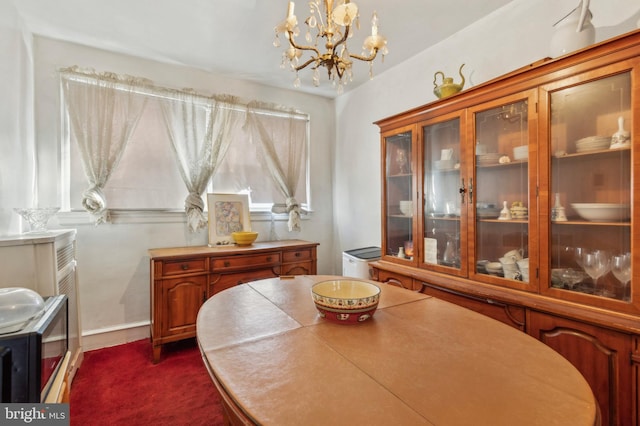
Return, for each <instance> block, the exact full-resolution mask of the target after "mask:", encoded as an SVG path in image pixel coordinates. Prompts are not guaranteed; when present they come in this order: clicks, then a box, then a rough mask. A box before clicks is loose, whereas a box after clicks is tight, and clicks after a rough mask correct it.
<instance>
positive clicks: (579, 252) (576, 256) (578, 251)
mask: <svg viewBox="0 0 640 426" xmlns="http://www.w3.org/2000/svg"><path fill="white" fill-rule="evenodd" d="M585 254H587V249H585V248H584V247H574V248H573V260H575V262H576V263H577V264H578V266H579V267H581V268H582V269H584V263H583V258H584V255H585Z"/></svg>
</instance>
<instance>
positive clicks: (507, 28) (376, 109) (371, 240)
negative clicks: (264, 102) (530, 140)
mask: <svg viewBox="0 0 640 426" xmlns="http://www.w3.org/2000/svg"><path fill="white" fill-rule="evenodd" d="M577 3H578V2H577V1H576V0H536V1H531V0H514V1H513V2H511V3H509V4H508V5H506V6H504V7H503V8H501V9H499V10H498V11H496V12H495V13H493V14H492V15H489V16H488V17H486V18H485V19H483V20H481V21H478V22H476V23H474V24H473V25H471V26H470V27H467V28H466V29H464V30H462V31H460V32H458V33H456V34H454V35H453V36H452V37H450V38H448V39H447V40H445V41H443V42H441V43H440V44H438V45H436V46H433V47H431V48H429V49H427V50H425V51H423V52H421V53H420V54H418V55H416V56H414V57H413V58H411V59H409V60H407V61H405V62H403V63H402V64H400V65H398V66H395V67H394V68H392V69H389V70H385V71H384V72H383V73H382V74H379V75H377V76H376V77H375V78H374V79H373V80H371V81H368V82H367V83H366V84H364V85H362V86H360V87H358V88H357V89H356V90H354V91H352V92H347V93H345V94H344V95H342V96H340V97H338V98H337V100H336V132H337V136H336V146H335V157H334V169H335V172H334V181H335V182H336V185H335V186H334V223H335V224H336V230H335V236H336V237H335V240H334V243H335V247H336V249H335V250H334V256H335V261H336V262H339V261H340V259H339V255H340V252H341V251H343V250H347V249H350V248H355V247H364V246H369V245H375V246H380V245H381V241H380V226H381V225H380V224H381V194H380V191H381V189H380V134H379V129H378V127H377V126H376V125H374V124H373V122H374V121H377V120H380V119H382V118H385V117H388V116H391V115H395V114H398V113H401V112H403V111H406V110H409V109H412V108H415V107H418V106H420V105H424V104H427V103H429V102H432V101H435V100H436V99H437V98H436V97H435V95H434V94H433V88H434V86H433V76H434V73H435V72H436V71H443V72H444V74H445V75H447V76H451V77H454V81H455V82H459V81H460V77H459V76H458V68H459V67H460V65H461V64H463V63H465V64H466V65H465V67H464V69H463V74H464V75H465V76H466V77H467V82H466V84H465V88H469V87H472V86H475V85H477V84H480V83H483V82H486V81H488V80H490V79H492V78H495V77H498V76H500V75H502V74H505V73H507V72H510V71H513V70H515V69H518V68H520V67H523V66H525V65H528V64H530V63H532V62H536V61H538V60H540V59H543V58H545V57H547V56H549V43H550V40H551V35H552V29H553V24H554V23H555V22H556V21H558V20H559V19H560V18H561V17H562V16H564V15H563V13H560V12H559V11H568V10H571V8H572V7H574V6H575V5H576V4H577ZM615 3H617V6H619V7H611V6H612V4H611V3H610V2H609V1H608V0H592V1H591V5H592V9H591V10H592V11H593V12H594V19H593V23H594V25H595V26H596V42H598V41H602V40H603V39H606V38H611V37H613V36H615V35H619V34H622V33H625V32H628V31H631V30H633V29H635V28H636V25H637V22H638V19H639V18H640V4H638V3H637V0H636V1H634V0H615ZM601 9H602V10H601ZM597 10H601V13H600V17H599V16H598V15H597V14H596V11H597ZM425 13H427V12H426V11H425ZM564 13H566V12H564ZM598 18H600V21H598ZM598 22H602V23H603V24H602V25H605V27H599V24H598ZM614 23H615V25H613V24H614ZM387 36H388V37H389V38H391V36H392V35H390V34H388V35H387ZM389 44H390V45H389V50H390V53H389V54H390V55H393V44H392V41H390V42H389ZM374 69H377V70H378V72H380V71H381V70H383V69H384V65H383V64H380V63H376V64H375V66H374ZM354 161H355V164H354Z"/></svg>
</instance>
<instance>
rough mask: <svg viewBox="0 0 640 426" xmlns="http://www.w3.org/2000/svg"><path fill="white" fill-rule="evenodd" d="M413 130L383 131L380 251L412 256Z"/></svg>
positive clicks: (414, 209) (404, 256)
mask: <svg viewBox="0 0 640 426" xmlns="http://www.w3.org/2000/svg"><path fill="white" fill-rule="evenodd" d="M413 137H414V132H413V131H411V130H410V129H407V130H406V131H404V132H401V133H395V134H391V135H386V136H385V135H383V142H384V148H383V149H384V159H385V160H384V161H385V165H384V173H385V176H384V185H385V188H384V189H383V191H384V195H385V199H384V205H385V209H386V211H385V219H384V220H385V221H386V226H385V227H384V228H383V236H382V237H383V244H384V248H383V255H385V256H391V257H393V258H395V259H405V260H410V261H412V260H413V257H414V245H413V230H414V216H415V211H416V207H417V206H416V205H415V191H414V178H413V169H414V165H413V164H412V158H414V155H413V148H414V143H413Z"/></svg>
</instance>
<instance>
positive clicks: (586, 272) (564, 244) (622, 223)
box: [549, 73, 631, 301]
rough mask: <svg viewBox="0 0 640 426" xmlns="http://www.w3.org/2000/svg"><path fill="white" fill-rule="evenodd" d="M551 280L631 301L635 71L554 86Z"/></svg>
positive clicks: (570, 288) (573, 289)
mask: <svg viewBox="0 0 640 426" xmlns="http://www.w3.org/2000/svg"><path fill="white" fill-rule="evenodd" d="M550 102H551V129H550V137H551V192H552V194H551V197H552V200H551V212H550V214H551V239H550V243H551V253H550V257H551V258H550V262H551V263H550V264H551V271H550V272H551V277H549V278H550V279H549V283H550V285H551V286H552V287H555V288H559V289H563V290H566V291H571V292H581V293H587V294H590V295H594V296H597V297H604V298H611V299H616V300H624V301H629V300H630V286H629V280H630V277H631V262H630V251H631V224H630V218H631V208H630V205H631V143H630V133H629V131H630V128H629V123H630V122H631V76H630V74H629V73H622V74H619V75H615V76H611V77H606V78H602V79H600V80H595V81H591V82H589V83H586V84H581V85H578V86H573V87H568V88H564V89H561V90H557V91H555V92H552V93H551V97H550Z"/></svg>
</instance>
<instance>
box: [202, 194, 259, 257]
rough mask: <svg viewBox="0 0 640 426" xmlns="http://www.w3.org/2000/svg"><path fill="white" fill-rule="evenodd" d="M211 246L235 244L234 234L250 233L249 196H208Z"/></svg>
mask: <svg viewBox="0 0 640 426" xmlns="http://www.w3.org/2000/svg"><path fill="white" fill-rule="evenodd" d="M207 205H208V209H209V246H211V247H213V246H219V245H226V244H233V239H232V238H231V233H232V232H237V231H250V230H251V221H250V218H249V196H248V195H247V194H207Z"/></svg>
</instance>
